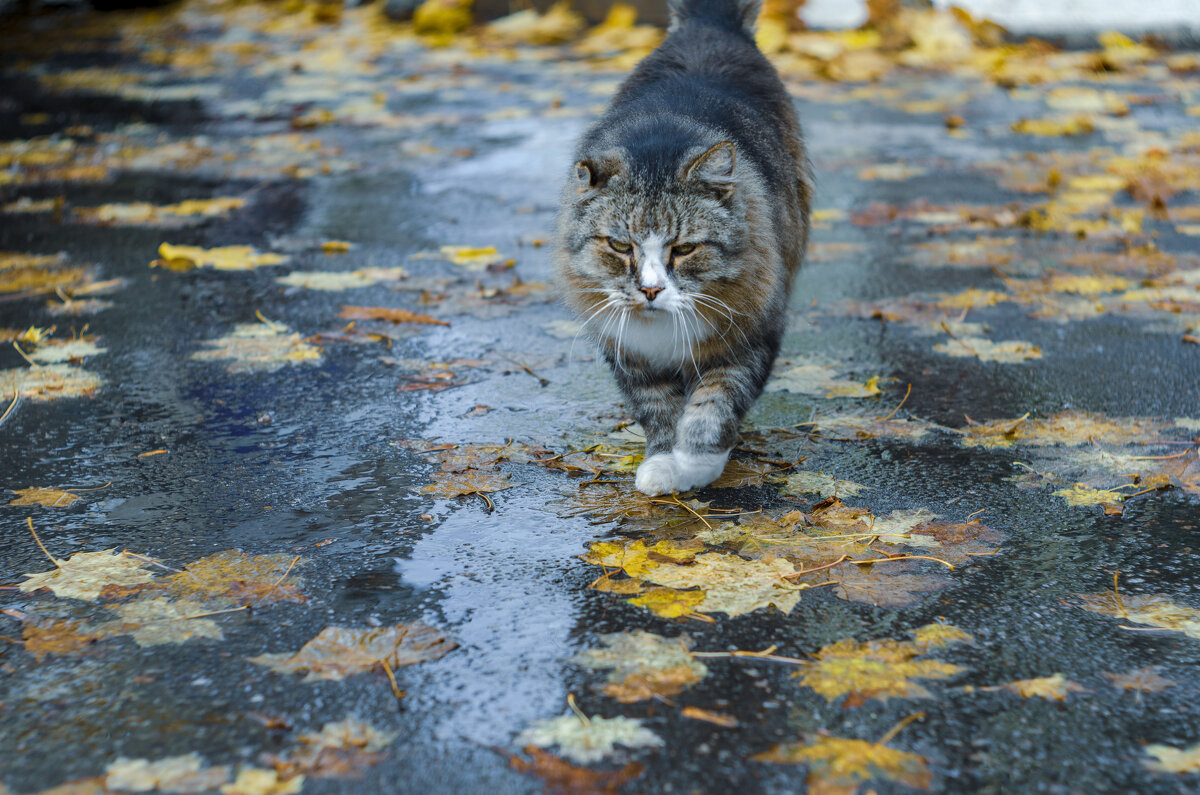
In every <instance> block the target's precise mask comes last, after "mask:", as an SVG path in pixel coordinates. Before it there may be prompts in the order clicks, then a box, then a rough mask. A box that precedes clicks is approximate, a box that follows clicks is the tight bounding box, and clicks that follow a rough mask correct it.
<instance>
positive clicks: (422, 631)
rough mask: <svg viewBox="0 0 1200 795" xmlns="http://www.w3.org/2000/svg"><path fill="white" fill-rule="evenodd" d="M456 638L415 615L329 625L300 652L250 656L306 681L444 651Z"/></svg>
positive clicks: (417, 659)
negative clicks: (404, 620)
mask: <svg viewBox="0 0 1200 795" xmlns="http://www.w3.org/2000/svg"><path fill="white" fill-rule="evenodd" d="M456 648H458V644H457V643H455V642H454V641H452V640H450V639H449V638H448V637H447V636H446V635H445V634H443V633H442V632H441V630H438V629H435V628H434V627H431V626H429V625H428V624H425V623H422V622H420V621H414V622H412V623H409V624H396V625H395V626H393V627H380V628H367V629H354V628H351V627H326V628H325V629H323V630H321V632H320V633H318V635H317V636H316V637H315V638H313V639H312V640H310V641H309V642H308V643H306V644H304V646H303V647H302V648H301V649H300V650H299V651H297V652H295V653H292V654H288V653H283V654H260V655H259V656H257V657H251V658H250V662H252V663H257V664H259V665H265V666H267V667H268V668H270V669H271V670H272V671H275V672H276V673H281V674H282V673H306V674H307V676H305V678H304V680H303V681H305V682H315V681H317V680H320V679H337V680H340V679H345V678H346V677H347V676H353V675H354V674H359V673H364V672H366V671H370V670H373V669H375V668H376V667H379V666H381V665H382V664H384V663H387V664H388V665H389V666H390V667H392V668H400V667H402V666H405V665H414V664H416V663H419V662H426V661H428V660H436V659H438V658H440V657H444V656H445V655H447V654H449V653H450V652H451V651H453V650H454V649H456Z"/></svg>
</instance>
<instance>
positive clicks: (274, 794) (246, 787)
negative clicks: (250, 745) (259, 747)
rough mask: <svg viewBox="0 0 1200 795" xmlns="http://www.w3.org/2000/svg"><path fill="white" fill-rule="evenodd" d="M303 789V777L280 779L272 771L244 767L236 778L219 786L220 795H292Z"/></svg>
mask: <svg viewBox="0 0 1200 795" xmlns="http://www.w3.org/2000/svg"><path fill="white" fill-rule="evenodd" d="M303 787H304V776H296V777H295V778H287V779H281V778H280V777H279V774H278V773H276V772H275V771H274V770H263V769H262V768H257V767H244V768H241V769H240V770H238V774H237V778H236V779H234V780H233V782H232V783H230V784H224V785H222V786H221V795H294V794H295V793H297V792H299V791H300V790H301V788H303Z"/></svg>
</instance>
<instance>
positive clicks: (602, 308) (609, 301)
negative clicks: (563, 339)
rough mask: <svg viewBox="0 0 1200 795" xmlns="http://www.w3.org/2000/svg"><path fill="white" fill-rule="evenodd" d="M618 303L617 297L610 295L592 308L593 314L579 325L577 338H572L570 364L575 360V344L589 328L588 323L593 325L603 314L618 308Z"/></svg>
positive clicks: (568, 357)
mask: <svg viewBox="0 0 1200 795" xmlns="http://www.w3.org/2000/svg"><path fill="white" fill-rule="evenodd" d="M616 303H617V297H616V296H614V295H610V296H609V297H608V298H606V299H604V300H603V301H601V302H600V303H599V304H596V305H595V306H594V307H593V308H592V313H591V314H590V315H588V316H587V318H586V319H585V320H584V321H583V322H582V323H580V324H579V330H578V331H576V332H575V336H574V337H572V338H571V350H570V352H569V353H568V354H567V361H568V362H570V361H574V359H575V343H576V342H578V341H579V335H580V334H582V333H583V330H584V329H586V328H587V325H588V323H591V322H592V321H593V320H595V319H596V318H597V317H598V316H599V315H600V314H601V313H603V312H607V311H608V310H610V309H612V308H614V307H615V306H616Z"/></svg>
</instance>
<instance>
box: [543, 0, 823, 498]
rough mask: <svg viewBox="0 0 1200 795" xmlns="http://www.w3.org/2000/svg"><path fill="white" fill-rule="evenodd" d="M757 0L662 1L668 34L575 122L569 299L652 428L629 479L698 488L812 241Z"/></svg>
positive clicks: (561, 255) (562, 262)
mask: <svg viewBox="0 0 1200 795" xmlns="http://www.w3.org/2000/svg"><path fill="white" fill-rule="evenodd" d="M760 4H761V0H670V10H671V25H670V28H669V30H668V35H667V38H666V40H665V41H664V42H663V44H662V45H661V46H660V47H659V48H658V49H657V50H655V51H654V52H653V53H651V54H650V55H649V56H648V57H647V58H646V59H645V60H643V61H642V62H641V63H640V64H639V65H638V66H637V68H636V69H635V70H634V72H633V74H631V75H630V76H629V78H628V79H627V80H626V81H625V83H624V84H623V85H622V86H621V88H620V89H619V90H618V92H617V94H616V96H615V97H614V98H613V100H612V103H611V104H610V105H609V106H608V108H607V109H606V111H605V113H604V115H603V116H602V117H601V118H600V119H599V120H598V121H597V122H596V123H595V124H594V125H593V126H592V127H591V128H590V129H589V130H588V131H587V132H586V133H585V134H584V135H583V137H582V139H581V140H580V142H579V144H578V148H577V150H576V160H577V162H576V163H575V165H574V167H573V169H572V174H571V176H570V178H569V179H568V181H567V184H566V187H565V188H564V190H563V195H562V200H561V206H560V210H559V220H558V233H557V241H556V251H555V260H556V264H557V268H558V272H559V276H560V278H561V282H562V285H563V287H564V290H565V296H564V297H565V299H566V301H567V303H568V304H569V305H570V306H571V307H572V308H573V309H574V310H575V311H576V312H577V313H578V315H579V316H580V318H581V320H582V321H583V325H584V329H585V332H586V333H588V334H589V335H590V336H592V337H593V338H594V340H595V341H596V343H597V344H598V345H599V347H600V349H601V351H602V352H603V354H604V358H605V359H606V360H607V362H608V364H609V366H610V367H611V369H612V372H613V375H614V376H615V377H616V379H617V383H618V385H619V386H620V388H621V391H622V392H623V393H624V395H625V398H626V408H627V409H628V410H629V412H630V413H631V414H632V415H633V417H634V418H635V419H637V421H638V422H639V423H641V425H642V427H643V428H644V429H645V432H646V458H645V461H644V462H643V463H642V464H641V466H640V467H638V470H637V477H636V480H635V485H636V487H637V488H638V490H639V491H642V492H644V493H646V494H650V495H658V494H668V493H671V492H675V491H687V490H689V489H693V488H698V487H700V486H706V485H708V484H709V483H711V482H712V481H714V480H716V479H717V478H718V477H719V476H720V475H721V472H722V471H723V470H724V468H725V462H726V460H727V459H728V457H729V451H730V450H731V449H732V448H733V446H734V444H735V443H736V442H737V439H738V426H739V424H740V423H741V420H742V417H743V416H745V414H746V412H747V411H748V410H749V409H750V407H751V406H752V405H753V404H754V401H755V400H756V399H757V398H758V396H759V394H761V393H762V388H763V384H764V383H765V382H766V380H767V376H768V375H770V372H771V365H772V363H773V362H774V360H775V355H776V353H778V351H779V340H780V338H781V337H782V335H783V331H784V327H785V325H786V322H787V300H788V293H789V291H790V289H791V284H792V279H793V276H794V274H795V272H796V270H797V269H798V268H799V267H800V264H801V261H802V260H803V258H804V250H805V246H806V243H807V239H808V217H809V209H810V204H811V194H812V188H811V182H810V177H809V168H808V160H807V158H806V156H805V153H804V144H803V142H802V139H801V133H800V123H799V121H798V120H797V118H796V113H795V110H794V109H793V106H792V101H791V98H790V97H789V96H788V95H787V92H786V91H785V90H784V87H783V84H782V82H781V81H780V79H779V75H778V74H777V73H776V71H775V69H774V67H772V66H771V64H770V63H769V62H768V61H767V59H766V58H764V57H763V55H762V53H761V52H759V50H758V47H757V46H755V43H754V33H753V25H754V21H755V19H756V18H757V16H758V11H759V7H760Z"/></svg>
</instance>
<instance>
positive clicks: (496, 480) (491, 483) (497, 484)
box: [421, 469, 518, 510]
mask: <svg viewBox="0 0 1200 795" xmlns="http://www.w3.org/2000/svg"><path fill="white" fill-rule="evenodd" d="M430 477H431V478H433V483H430V484H429V485H428V486H422V487H421V491H422V492H424V493H425V494H430V495H432V496H434V497H442V498H444V499H452V498H455V497H468V496H471V495H473V494H474V495H479V496H480V497H482V498H483V500H484V502H486V503H487V505H488V509H489V510H491V508H492V507H493V506H492V501H491V500H490V499H489V498H488V497H487V495H488V494H494V493H496V492H497V491H504V490H505V489H511V488H512V487H513V486H516V485H518V484H516V483H510V482H509V475H508V474H507V473H505V472H498V471H488V470H482V469H468V470H467V471H465V472H444V471H438V472H434V473H432V474H431V475H430Z"/></svg>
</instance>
